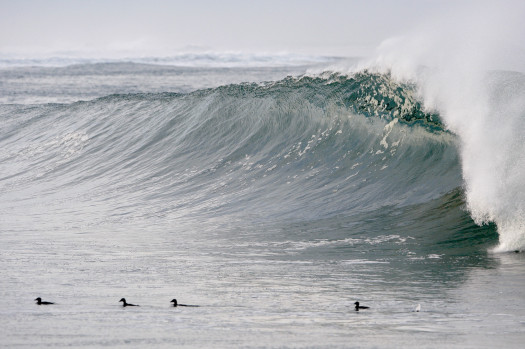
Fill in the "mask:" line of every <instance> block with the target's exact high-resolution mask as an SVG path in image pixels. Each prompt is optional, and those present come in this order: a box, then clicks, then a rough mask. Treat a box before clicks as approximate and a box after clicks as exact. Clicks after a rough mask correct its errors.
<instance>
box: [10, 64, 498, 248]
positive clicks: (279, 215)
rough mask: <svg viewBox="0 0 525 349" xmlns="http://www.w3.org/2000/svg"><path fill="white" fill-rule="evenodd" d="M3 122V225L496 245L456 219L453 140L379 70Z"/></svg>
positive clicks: (84, 104)
mask: <svg viewBox="0 0 525 349" xmlns="http://www.w3.org/2000/svg"><path fill="white" fill-rule="evenodd" d="M0 118H1V119H2V125H1V133H0V134H1V138H0V149H1V151H0V162H1V163H2V167H1V170H0V171H1V173H0V192H1V193H2V203H1V204H0V210H1V214H2V216H3V217H6V221H5V222H4V224H5V227H6V228H7V227H9V229H10V230H13V231H16V230H24V229H30V228H31V227H30V226H38V227H39V229H42V230H46V229H55V230H67V231H70V230H90V229H100V227H103V226H107V225H108V224H109V225H111V226H113V227H115V226H118V225H119V224H126V226H129V225H134V226H135V227H143V228H144V229H149V228H151V227H154V226H156V227H159V226H160V227H162V228H167V229H169V227H172V226H175V225H176V226H189V225H191V226H194V227H195V226H197V227H200V228H202V229H203V230H207V231H211V230H220V229H222V228H224V227H232V226H233V227H240V226H243V227H246V226H248V227H258V228H257V229H254V231H257V232H259V233H260V234H267V233H268V232H269V231H274V232H275V231H277V232H278V235H279V236H280V237H279V238H278V239H281V240H282V241H287V240H290V239H292V236H291V235H293V234H302V233H303V232H306V233H307V234H308V236H309V237H308V239H309V240H311V241H321V240H322V241H346V240H345V239H348V238H349V236H360V237H364V238H369V239H372V240H370V241H375V240H373V239H378V238H379V239H381V237H383V238H384V237H385V236H386V237H391V238H386V240H392V239H393V241H394V242H395V241H398V239H405V240H406V239H407V238H409V239H415V241H417V245H418V246H419V248H423V247H424V246H429V245H434V246H435V245H436V244H438V243H439V245H440V246H442V247H445V248H447V249H457V250H458V251H459V252H458V253H467V251H471V250H469V249H472V248H473V246H474V247H475V248H478V247H479V246H480V245H483V244H484V247H482V248H486V247H487V243H489V244H491V243H495V242H496V240H497V238H496V236H495V229H494V227H493V226H485V227H478V226H477V225H476V224H475V223H474V221H473V220H472V219H471V218H470V216H469V214H468V213H467V212H466V211H465V208H464V206H465V204H464V199H463V194H462V193H463V190H462V174H461V165H460V160H459V156H458V140H457V137H456V136H455V135H453V134H451V133H450V132H447V131H446V130H444V127H443V125H442V121H441V120H440V117H439V115H437V114H436V113H432V112H427V111H425V110H423V108H422V105H421V104H420V102H419V101H418V100H417V98H416V95H415V86H412V85H410V84H401V83H397V82H395V81H393V80H392V79H390V77H389V76H388V75H385V74H375V73H371V72H368V71H363V72H360V73H356V74H353V75H350V76H345V75H339V74H333V73H329V74H328V73H327V74H321V75H319V76H315V77H307V76H303V77H300V78H292V77H289V78H285V79H282V80H279V81H277V82H272V83H258V84H255V83H253V84H248V83H247V84H232V85H226V86H221V87H214V88H209V89H202V90H197V91H194V92H190V93H151V94H119V95H109V96H106V97H102V98H98V99H94V100H91V101H79V102H76V103H71V104H31V105H22V104H3V105H0ZM21 217H25V219H20V218H21ZM50 217H53V219H49V218H50ZM28 222H31V223H28ZM28 224H29V225H30V226H29V225H28ZM260 227H262V228H260ZM334 227H336V228H334ZM234 230H235V229H233V228H232V229H231V231H234ZM392 237H397V238H392ZM274 238H275V237H274ZM383 240H384V239H383ZM386 240H385V241H386ZM394 242H393V243H394ZM476 246H477V247H476ZM378 258H380V257H378Z"/></svg>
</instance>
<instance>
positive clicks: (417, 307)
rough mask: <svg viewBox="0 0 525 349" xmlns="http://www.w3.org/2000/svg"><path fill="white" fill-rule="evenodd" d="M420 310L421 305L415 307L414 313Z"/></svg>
mask: <svg viewBox="0 0 525 349" xmlns="http://www.w3.org/2000/svg"><path fill="white" fill-rule="evenodd" d="M420 310H421V304H418V305H417V306H416V309H414V311H415V312H417V313H419V311H420Z"/></svg>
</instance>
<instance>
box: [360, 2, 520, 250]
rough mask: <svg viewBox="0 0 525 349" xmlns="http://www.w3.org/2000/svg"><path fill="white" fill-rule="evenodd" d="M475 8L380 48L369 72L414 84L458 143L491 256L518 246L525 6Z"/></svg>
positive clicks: (469, 196) (474, 208)
mask: <svg viewBox="0 0 525 349" xmlns="http://www.w3.org/2000/svg"><path fill="white" fill-rule="evenodd" d="M505 4H506V5H512V6H507V7H506V8H505V9H504V10H501V8H499V9H500V11H494V8H493V6H492V5H491V4H486V3H484V4H480V6H479V7H477V8H476V11H475V12H472V9H471V8H462V9H459V10H458V13H457V15H456V16H455V17H453V19H450V18H452V17H447V18H446V19H441V20H437V21H436V22H434V23H431V24H428V25H427V27H426V28H419V29H418V31H417V33H416V34H414V35H407V36H406V37H399V38H393V39H390V40H387V41H385V42H384V43H383V44H382V45H381V47H380V48H379V50H378V55H377V56H376V57H375V59H372V60H371V61H368V62H365V63H364V64H362V65H361V67H359V68H358V69H363V67H366V68H367V69H375V70H376V71H379V72H382V73H387V74H389V75H391V76H392V77H393V78H395V79H397V80H399V81H412V82H414V83H415V84H417V86H418V89H419V94H420V96H421V98H422V99H423V101H424V106H425V107H426V108H427V109H430V110H436V111H438V112H439V114H440V116H441V117H442V120H443V122H444V124H445V126H446V128H447V129H449V130H451V131H452V132H454V133H455V134H457V135H458V136H459V138H460V143H461V145H460V154H461V161H462V172H463V178H464V188H465V192H466V198H467V207H468V210H469V211H470V213H471V215H472V217H473V219H474V220H475V222H476V223H478V224H480V225H481V224H485V223H489V222H495V223H496V224H497V227H498V233H499V240H500V244H499V246H498V247H496V248H495V251H509V250H520V249H523V248H524V247H525V156H524V155H523V154H525V142H524V140H525V138H524V136H523V130H525V77H524V75H523V74H521V73H519V72H509V71H503V70H505V69H506V70H514V71H525V66H524V65H523V61H521V62H520V61H519V58H520V57H524V55H525V49H524V48H523V47H522V46H521V44H520V43H522V42H523V38H522V37H523V32H516V31H515V28H519V27H520V24H519V21H520V19H519V16H518V15H517V14H520V13H521V14H524V13H525V7H524V6H523V5H518V4H510V3H505Z"/></svg>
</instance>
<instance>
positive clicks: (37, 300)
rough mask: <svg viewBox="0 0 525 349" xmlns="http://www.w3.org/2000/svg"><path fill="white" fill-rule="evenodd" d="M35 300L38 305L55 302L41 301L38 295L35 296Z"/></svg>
mask: <svg viewBox="0 0 525 349" xmlns="http://www.w3.org/2000/svg"><path fill="white" fill-rule="evenodd" d="M35 301H36V304H38V305H48V304H55V303H53V302H42V298H40V297H38V298H35Z"/></svg>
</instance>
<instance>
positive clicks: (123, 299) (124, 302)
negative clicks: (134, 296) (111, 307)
mask: <svg viewBox="0 0 525 349" xmlns="http://www.w3.org/2000/svg"><path fill="white" fill-rule="evenodd" d="M119 302H122V306H123V307H138V306H139V305H138V304H131V303H127V302H126V298H121V299H120V300H119Z"/></svg>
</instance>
